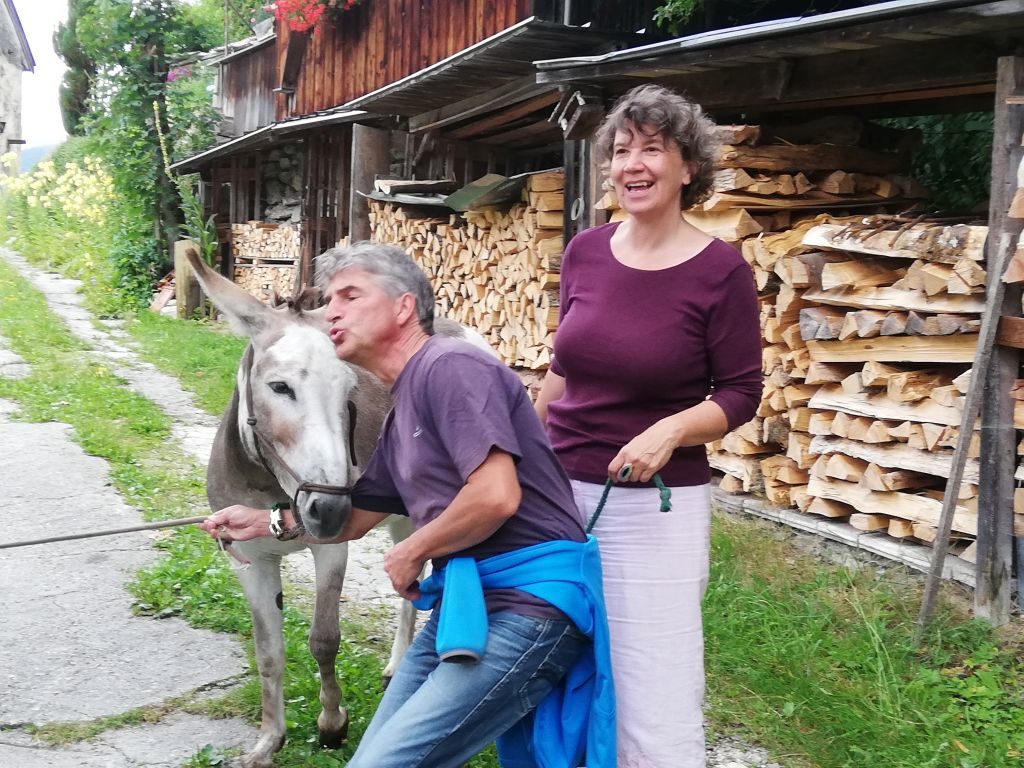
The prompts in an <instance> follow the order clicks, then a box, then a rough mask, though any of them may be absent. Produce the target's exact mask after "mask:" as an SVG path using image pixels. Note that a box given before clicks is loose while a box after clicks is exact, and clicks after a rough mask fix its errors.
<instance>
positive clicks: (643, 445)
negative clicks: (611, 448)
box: [608, 419, 679, 483]
mask: <svg viewBox="0 0 1024 768" xmlns="http://www.w3.org/2000/svg"><path fill="white" fill-rule="evenodd" d="M678 446H679V435H678V430H677V428H676V427H675V426H674V425H673V424H672V423H671V422H669V420H667V419H662V420H661V421H659V422H657V423H655V424H654V425H653V426H651V427H650V428H648V429H645V430H644V431H643V432H641V433H640V434H639V435H637V436H636V437H634V438H633V439H632V440H630V441H629V442H628V443H626V444H625V445H624V446H623V447H622V450H621V451H619V452H618V454H616V456H615V458H614V459H612V462H611V464H609V465H608V477H610V478H611V479H612V480H615V481H617V482H622V481H626V482H630V483H646V482H647V481H648V480H650V479H651V478H652V477H654V473H655V472H657V471H658V470H659V469H661V468H662V467H664V466H665V465H666V464H667V463H668V460H669V459H670V458H672V452H673V451H674V450H675V449H676V448H677V447H678ZM627 465H629V467H630V470H629V472H628V474H626V475H625V477H622V476H620V472H622V471H623V469H624V468H625V467H626V466H627Z"/></svg>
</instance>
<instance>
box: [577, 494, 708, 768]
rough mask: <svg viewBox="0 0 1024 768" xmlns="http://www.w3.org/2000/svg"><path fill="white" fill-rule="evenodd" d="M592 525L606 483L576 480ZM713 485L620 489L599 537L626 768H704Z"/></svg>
mask: <svg viewBox="0 0 1024 768" xmlns="http://www.w3.org/2000/svg"><path fill="white" fill-rule="evenodd" d="M572 488H573V494H574V495H575V497H576V505H577V507H578V508H579V510H580V514H581V515H582V516H583V523H584V525H585V524H586V523H587V522H588V521H589V520H590V518H591V516H592V515H593V513H594V509H595V508H596V507H597V503H598V501H599V500H600V498H601V493H602V491H603V486H600V485H594V484H593V483H584V482H579V481H576V480H574V481H572ZM710 502H711V490H710V486H708V485H699V486H684V487H680V488H673V489H672V509H671V511H669V512H661V511H659V508H658V507H659V497H658V489H657V488H635V487H629V486H628V485H626V486H615V487H613V488H612V489H611V492H610V494H609V496H608V501H607V502H606V504H605V507H604V510H603V511H602V512H601V516H600V518H599V519H598V521H597V524H596V525H595V526H594V530H593V531H592V533H593V534H594V536H596V537H597V540H598V543H599V545H600V549H601V566H602V569H603V571H604V597H605V603H606V605H607V608H608V623H609V628H610V630H611V650H612V673H613V676H614V679H615V697H616V703H617V717H618V733H617V737H618V751H619V760H618V768H704V765H705V747H704V719H703V713H702V710H701V707H702V704H703V700H704V633H703V627H702V624H701V606H700V604H701V600H702V599H703V597H704V590H705V588H706V587H707V582H708V557H709V549H710V535H711V533H710V527H711V525H710V518H711V513H710Z"/></svg>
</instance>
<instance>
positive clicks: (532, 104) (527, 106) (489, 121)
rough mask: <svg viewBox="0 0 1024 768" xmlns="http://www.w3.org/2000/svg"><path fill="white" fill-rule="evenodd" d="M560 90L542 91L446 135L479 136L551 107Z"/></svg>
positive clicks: (453, 136)
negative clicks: (538, 94)
mask: <svg viewBox="0 0 1024 768" xmlns="http://www.w3.org/2000/svg"><path fill="white" fill-rule="evenodd" d="M558 98H559V93H558V91H549V92H548V93H542V94H541V95H540V96H534V97H533V98H532V99H527V100H526V101H522V102H520V103H518V104H516V105H514V106H510V107H508V108H507V109H502V110H501V111H499V112H496V113H495V114H493V115H490V116H489V117H485V118H483V119H482V120H476V121H474V122H472V123H467V124H466V125H460V126H459V127H458V128H456V129H454V130H452V131H447V132H446V133H445V134H444V135H445V137H446V138H451V139H469V138H472V137H474V136H479V135H480V134H482V133H487V132H489V131H493V130H494V129H496V128H500V127H501V126H503V125H507V124H509V123H511V122H513V121H515V120H518V119H520V118H521V117H526V115H528V114H530V113H531V112H536V111H537V110H539V109H544V108H545V107H549V106H551V105H552V104H554V103H555V102H556V101H558Z"/></svg>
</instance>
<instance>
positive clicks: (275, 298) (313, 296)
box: [270, 285, 320, 317]
mask: <svg viewBox="0 0 1024 768" xmlns="http://www.w3.org/2000/svg"><path fill="white" fill-rule="evenodd" d="M270 306H271V307H273V308H274V309H280V308H282V307H286V308H287V310H288V311H289V312H291V313H292V314H294V315H296V316H298V317H302V315H303V313H304V312H309V311H311V310H314V309H316V308H317V307H319V306H320V289H319V288H315V287H313V286H311V285H304V286H303V287H302V288H301V289H300V290H299V292H298V294H296V295H295V296H281V295H280V294H279V293H278V292H277V291H276V290H275V291H274V292H273V293H272V294H271V297H270Z"/></svg>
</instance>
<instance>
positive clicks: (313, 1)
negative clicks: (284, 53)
mask: <svg viewBox="0 0 1024 768" xmlns="http://www.w3.org/2000/svg"><path fill="white" fill-rule="evenodd" d="M361 2H362V0H276V1H275V2H273V3H271V4H270V5H268V6H266V10H267V11H269V12H270V13H272V14H274V18H275V19H277V21H278V23H279V24H284V25H286V26H287V27H288V29H290V30H291V31H292V32H308V31H309V30H311V29H315V28H316V27H317V25H318V24H320V22H321V21H322V20H323V18H324V17H325V16H332V15H337V14H341V13H344V12H345V11H347V10H349V9H351V8H352V7H353V6H356V5H359V4H360V3H361Z"/></svg>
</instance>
